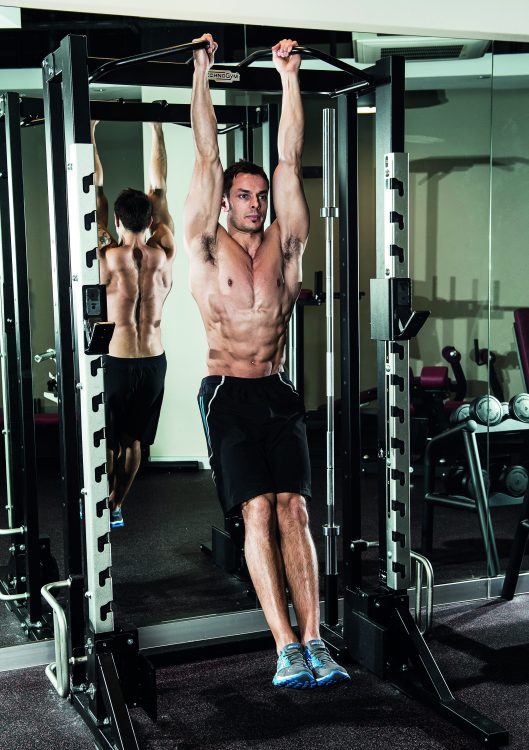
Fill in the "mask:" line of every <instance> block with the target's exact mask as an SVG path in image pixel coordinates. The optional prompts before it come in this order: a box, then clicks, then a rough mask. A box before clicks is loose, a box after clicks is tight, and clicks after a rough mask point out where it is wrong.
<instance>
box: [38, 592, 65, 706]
mask: <svg viewBox="0 0 529 750" xmlns="http://www.w3.org/2000/svg"><path fill="white" fill-rule="evenodd" d="M71 585H72V580H71V578H67V579H66V580H65V581H54V582H53V583H47V584H46V585H45V586H43V587H42V588H41V590H40V592H41V594H42V597H43V599H45V600H46V601H47V602H48V604H49V605H50V607H51V608H52V610H53V633H54V636H55V661H54V662H52V663H51V664H48V666H47V667H46V670H45V671H46V676H47V677H48V679H49V681H50V682H51V684H52V685H53V687H54V688H55V690H56V691H57V692H58V694H59V695H60V696H61V698H66V696H67V695H68V693H69V692H70V672H69V662H68V623H67V621H66V614H65V612H64V609H63V608H62V607H61V605H60V604H59V602H58V601H57V599H56V598H55V597H54V596H53V595H52V594H51V593H50V592H51V591H52V589H64V588H70V586H71Z"/></svg>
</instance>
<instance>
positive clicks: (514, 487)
mask: <svg viewBox="0 0 529 750" xmlns="http://www.w3.org/2000/svg"><path fill="white" fill-rule="evenodd" d="M498 482H499V490H500V492H505V494H507V495H511V497H522V496H523V495H525V492H526V490H527V485H528V484H529V472H528V471H527V469H526V468H525V466H517V465H514V466H504V467H503V469H502V470H501V473H500V476H499V479H498Z"/></svg>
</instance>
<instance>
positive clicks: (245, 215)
mask: <svg viewBox="0 0 529 750" xmlns="http://www.w3.org/2000/svg"><path fill="white" fill-rule="evenodd" d="M222 207H223V209H224V211H225V212H226V213H227V214H228V223H229V224H231V225H232V226H233V227H234V228H235V229H237V230H238V231H239V232H248V233H249V234H254V233H256V232H261V231H262V229H263V224H264V221H265V219H266V213H267V211H268V187H267V185H266V180H265V179H264V177H261V175H258V174H244V173H242V174H238V175H236V176H235V178H234V180H233V184H232V186H231V189H230V194H229V196H228V197H226V196H224V198H223V199H222Z"/></svg>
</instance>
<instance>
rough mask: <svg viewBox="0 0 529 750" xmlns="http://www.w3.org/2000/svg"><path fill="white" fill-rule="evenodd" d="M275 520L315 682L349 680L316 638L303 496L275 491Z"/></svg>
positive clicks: (313, 563) (313, 570)
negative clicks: (276, 492)
mask: <svg viewBox="0 0 529 750" xmlns="http://www.w3.org/2000/svg"><path fill="white" fill-rule="evenodd" d="M277 520H278V526H279V533H280V540H281V552H282V556H283V562H284V566H285V574H286V580H287V583H288V588H289V591H290V596H291V599H292V604H293V606H294V611H295V613H296V618H297V621H298V625H299V630H300V635H301V642H302V644H303V645H304V646H305V651H304V656H305V659H306V663H307V665H308V667H310V669H311V671H312V675H313V678H314V680H315V683H316V684H317V685H321V686H323V685H334V684H336V683H340V682H346V681H348V680H349V679H350V677H349V675H348V673H347V670H345V669H344V668H343V667H341V666H340V665H339V664H337V663H336V662H335V661H334V659H333V658H332V656H331V654H330V653H329V650H328V648H327V646H326V645H325V643H324V642H323V641H322V640H321V638H320V605H319V587H318V560H317V557H316V550H315V548H314V542H313V541H312V536H311V533H310V528H309V515H308V513H307V504H306V501H305V498H304V497H302V496H301V495H298V494H294V493H290V492H280V493H278V494H277ZM296 687H298V686H297V685H296Z"/></svg>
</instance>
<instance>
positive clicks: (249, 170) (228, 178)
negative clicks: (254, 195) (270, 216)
mask: <svg viewBox="0 0 529 750" xmlns="http://www.w3.org/2000/svg"><path fill="white" fill-rule="evenodd" d="M238 174H258V175H260V176H261V177H263V178H264V179H265V180H266V189H267V190H268V189H269V187H270V182H269V180H268V177H267V176H266V172H265V171H264V169H263V168H262V167H260V166H259V164H254V163H253V162H251V161H246V160H245V159H239V161H236V162H235V163H234V164H232V165H231V167H228V168H227V169H225V170H224V195H229V194H230V190H231V186H232V185H233V180H234V179H235V178H236V177H237V175H238Z"/></svg>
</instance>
